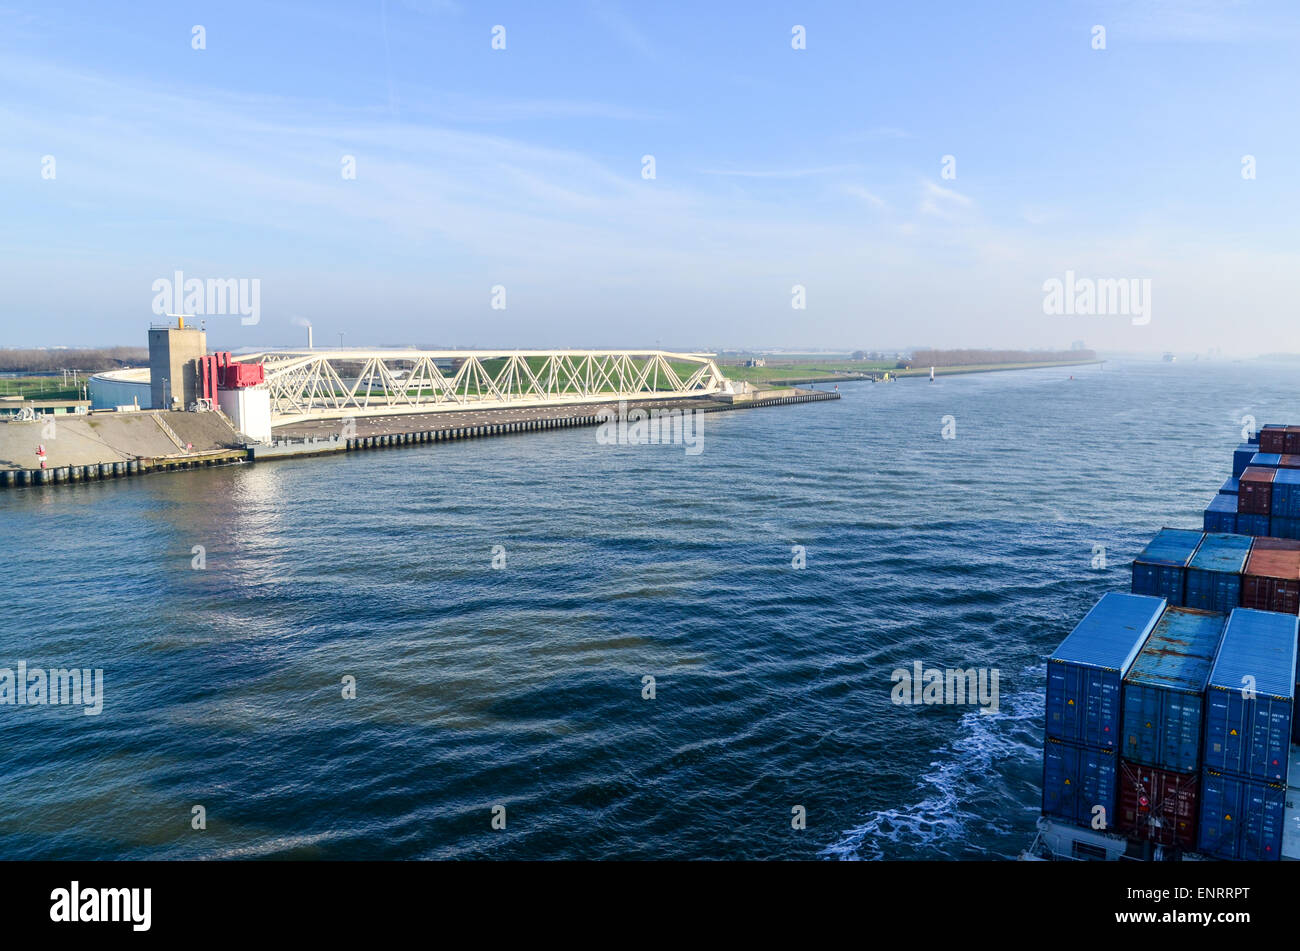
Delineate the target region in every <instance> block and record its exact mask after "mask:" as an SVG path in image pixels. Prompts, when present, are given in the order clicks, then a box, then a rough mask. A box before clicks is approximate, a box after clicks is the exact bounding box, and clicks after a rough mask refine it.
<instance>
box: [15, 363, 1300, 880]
mask: <svg viewBox="0 0 1300 951" xmlns="http://www.w3.org/2000/svg"><path fill="white" fill-rule="evenodd" d="M1293 373H1294V370H1293V369H1292V368H1290V367H1287V366H1284V365H1268V364H1262V363H1254V362H1250V363H1229V362H1217V363H1207V362H1200V363H1177V364H1173V365H1170V364H1164V363H1141V362H1123V361H1120V362H1110V363H1107V364H1106V365H1105V367H1104V369H1099V368H1097V367H1077V368H1065V369H1043V370H1028V371H1017V372H1009V373H992V374H975V375H968V376H955V377H949V378H943V377H941V378H940V379H939V380H938V381H937V382H935V383H933V384H930V383H927V382H926V381H925V380H923V379H917V380H905V381H902V382H898V383H896V384H892V385H879V384H877V385H872V384H868V383H850V384H842V385H841V386H840V393H841V395H842V396H843V399H841V400H840V401H837V402H831V403H812V404H805V405H797V406H787V407H774V408H770V409H760V410H754V411H748V412H735V413H718V414H712V415H709V416H708V417H707V418H706V419H705V421H704V423H703V426H704V429H703V442H702V444H701V445H702V451H700V452H698V453H688V452H686V451H685V450H684V448H683V447H682V446H671V445H654V446H644V445H643V446H629V445H605V444H601V443H600V442H599V441H598V440H597V438H596V430H594V429H564V430H554V431H547V432H542V433H534V434H529V435H524V436H518V437H505V438H494V439H486V440H478V441H470V442H462V443H451V444H441V443H439V444H435V445H432V446H415V447H409V448H402V449H393V450H389V451H381V452H367V453H352V454H348V455H346V456H344V457H338V458H321V459H305V460H301V461H285V462H268V463H262V464H258V465H255V466H241V467H232V468H225V469H217V470H207V471H201V472H189V473H174V474H167V475H151V476H147V477H143V478H135V479H127V480H121V481H116V482H107V483H91V484H84V485H75V486H68V485H64V486H37V487H30V488H20V489H14V490H9V491H5V492H3V493H0V526H2V528H3V540H4V544H3V546H0V547H2V549H3V550H2V551H0V569H3V571H2V572H0V577H3V579H4V585H5V591H4V594H3V595H0V605H3V606H2V607H0V618H3V621H4V623H3V625H0V668H11V669H16V667H17V665H18V664H19V663H20V662H24V663H26V665H27V667H28V668H29V670H33V669H37V668H41V669H51V668H70V667H76V668H85V669H92V670H93V669H99V670H102V671H103V696H102V704H103V705H102V712H100V713H99V714H98V715H89V716H88V715H85V714H84V712H83V708H82V707H77V706H58V705H49V704H44V705H42V704H31V705H23V706H16V705H0V751H3V752H0V763H2V764H3V766H2V768H0V857H4V858H143V857H154V858H205V857H252V856H275V857H294V858H312V857H320V858H583V859H589V858H703V857H710V858H792V859H825V858H837V857H839V858H864V859H870V858H881V857H884V858H904V859H909V858H1009V857H1014V856H1015V855H1016V853H1017V852H1018V851H1019V850H1020V849H1022V848H1024V847H1025V846H1026V845H1027V844H1028V842H1029V840H1030V839H1031V838H1032V835H1033V825H1034V819H1035V817H1036V814H1037V809H1038V803H1039V783H1040V770H1041V765H1040V756H1039V747H1040V744H1041V742H1042V697H1043V673H1044V668H1043V659H1044V657H1045V655H1046V654H1047V653H1049V652H1050V651H1051V650H1052V649H1053V648H1054V647H1055V645H1056V644H1057V643H1058V642H1059V641H1060V640H1061V639H1062V638H1063V637H1064V636H1065V634H1066V633H1068V631H1069V630H1070V628H1071V627H1072V626H1073V624H1074V623H1075V622H1076V621H1077V620H1078V619H1079V618H1080V617H1082V615H1083V614H1084V613H1085V612H1086V610H1087V608H1088V607H1089V606H1090V605H1091V603H1092V602H1094V601H1095V600H1096V599H1097V598H1098V597H1100V595H1101V594H1102V593H1104V592H1106V591H1108V590H1119V589H1124V588H1125V587H1126V585H1127V583H1128V565H1127V563H1128V561H1129V560H1131V559H1132V557H1133V555H1134V554H1136V552H1137V551H1138V550H1140V548H1141V547H1142V545H1143V544H1144V543H1145V541H1146V540H1147V539H1148V538H1149V537H1150V536H1151V535H1152V534H1153V533H1154V532H1155V531H1156V530H1157V529H1158V528H1160V527H1161V526H1162V525H1172V526H1182V527H1199V525H1200V511H1201V509H1203V508H1204V506H1205V505H1206V503H1207V502H1208V501H1209V499H1210V498H1211V497H1212V496H1213V495H1214V492H1215V490H1216V489H1217V487H1218V486H1219V484H1220V483H1221V482H1222V481H1223V480H1224V478H1226V477H1227V475H1228V474H1229V472H1230V469H1231V456H1232V449H1233V447H1234V446H1235V445H1236V444H1237V443H1238V442H1239V441H1240V439H1239V436H1240V428H1241V425H1242V424H1241V420H1242V417H1243V416H1245V415H1247V414H1252V415H1254V416H1255V417H1256V420H1257V422H1258V423H1259V424H1260V425H1262V424H1263V423H1266V422H1289V421H1292V420H1294V419H1295V413H1294V411H1293V409H1292V406H1291V403H1290V402H1289V401H1288V399H1287V397H1286V394H1288V393H1290V392H1293V386H1294V384H1293V379H1292V378H1293ZM945 417H951V419H950V420H948V421H945V419H944V418H945ZM945 429H946V431H947V433H948V435H950V436H953V437H954V438H944V431H945ZM196 546H201V547H198V548H196ZM497 546H500V547H497ZM1097 546H1103V547H1104V557H1105V561H1106V566H1105V567H1104V568H1103V567H1100V558H1099V555H1100V554H1101V549H1099V548H1098V547H1097ZM800 553H802V554H801V555H800ZM494 559H495V562H496V564H497V565H498V567H494V566H493V563H494ZM503 561H504V564H503V565H502V562H503ZM800 561H801V562H802V563H803V567H794V564H795V563H796V562H800ZM196 565H201V567H196ZM917 662H920V663H921V664H922V665H923V667H924V668H925V669H934V668H939V669H944V668H963V669H965V668H977V669H978V668H982V669H987V670H989V671H993V670H996V671H997V672H998V685H999V696H998V703H997V709H996V711H993V710H992V704H991V703H988V704H985V706H986V707H987V708H988V712H981V707H980V706H979V705H978V704H970V703H967V704H929V705H927V704H899V703H895V702H893V698H892V696H891V694H892V687H893V682H892V677H891V675H892V672H893V671H894V670H896V669H899V668H903V669H908V670H911V669H913V665H914V664H915V663H917ZM347 678H355V687H354V690H355V697H354V698H349V697H345V696H344V694H345V693H348V692H351V689H350V687H349V685H350V684H351V683H352V681H350V680H348V679H347ZM645 678H653V681H652V682H648V681H647V680H646V679H645ZM652 688H653V697H651V696H650V693H651V690H652ZM196 806H201V807H202V809H203V812H202V816H203V819H204V822H203V823H198V821H197V820H196V819H195V807H196ZM498 807H500V808H498ZM797 807H802V810H799V809H798V808H797ZM798 812H802V814H803V815H804V816H806V819H805V822H806V827H805V828H794V825H795V823H794V822H793V821H792V820H793V819H794V817H795V816H796V813H798ZM494 817H496V818H497V821H496V823H495V825H501V818H502V817H503V818H504V828H495V827H494ZM196 824H203V825H205V826H206V827H205V828H202V829H196V828H194V825H196Z"/></svg>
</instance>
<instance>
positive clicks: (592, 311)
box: [0, 0, 1300, 353]
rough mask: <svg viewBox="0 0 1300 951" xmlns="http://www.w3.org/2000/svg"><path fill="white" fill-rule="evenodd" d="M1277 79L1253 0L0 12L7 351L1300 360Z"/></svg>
mask: <svg viewBox="0 0 1300 951" xmlns="http://www.w3.org/2000/svg"><path fill="white" fill-rule="evenodd" d="M981 7H982V8H983V9H981ZM196 27H201V28H202V29H201V33H200V34H199V36H196V29H195V28H196ZM799 27H801V28H802V31H800V30H798V29H797V28H799ZM1098 27H1103V28H1104V31H1105V32H1104V49H1099V48H1095V47H1096V46H1097V44H1098V34H1097V29H1096V28H1098ZM498 28H504V29H503V30H501V29H498ZM494 36H495V37H496V38H497V45H501V39H502V38H503V39H504V48H503V49H500V48H497V49H494V48H493V41H494ZM800 36H802V38H803V47H804V48H801V49H797V48H795V46H797V45H799V43H798V40H799V38H800ZM199 39H201V40H202V42H201V43H199ZM196 45H199V46H201V48H195V47H196ZM1297 54H1300V5H1298V4H1295V3H1290V2H1276V3H1274V2H1246V0H1240V2H1233V0H1220V2H1201V0H1123V2H1109V0H1094V2H1088V3H1079V2H1073V0H1027V2H1019V0H1001V2H998V3H989V4H974V3H969V2H930V0H915V2H909V3H906V4H883V3H866V2H861V3H859V2H852V3H850V2H840V3H829V2H782V3H773V2H763V0H750V2H716V3H687V2H684V0H683V2H672V0H665V2H656V3H632V2H623V0H571V2H565V0H559V2H554V3H546V4H539V3H536V2H520V3H515V2H495V3H474V2H471V0H354V2H337V3H333V2H322V0H311V2H307V0H303V2H296V0H257V2H242V0H226V2H221V3H215V2H206V3H195V2H185V0H173V2H156V3H155V2H149V0H136V2H132V3H130V4H106V3H102V2H86V3H73V4H69V3H61V2H58V0H50V2H42V3H31V4H13V3H7V2H6V0H0V209H2V210H0V247H2V249H3V254H2V256H0V282H2V283H3V289H4V293H3V299H2V301H3V302H2V303H0V346H4V347H17V346H83V345H84V346H99V345H121V344H135V345H143V344H144V342H145V331H146V329H147V326H148V324H149V323H150V322H151V321H157V320H162V319H165V318H162V317H159V316H158V315H156V313H155V311H154V304H155V298H156V296H157V295H156V287H155V282H156V281H159V280H170V279H172V276H173V275H174V273H175V272H177V271H181V272H182V273H183V274H184V276H185V277H186V278H188V279H198V280H201V281H207V280H216V279H234V280H240V281H247V282H252V281H254V280H255V281H257V282H258V283H257V287H258V289H259V298H258V300H259V307H258V313H257V321H256V323H250V322H249V321H247V320H241V319H240V317H239V316H238V315H230V314H215V315H211V316H207V317H206V318H205V324H206V327H207V330H208V339H209V344H210V345H211V346H213V347H217V348H229V349H240V348H245V347H256V348H262V347H274V346H301V345H304V344H305V343H306V331H305V329H304V326H305V324H306V323H307V322H310V323H311V324H312V326H313V328H314V335H315V343H316V344H317V345H318V346H337V345H338V344H339V342H340V338H339V336H338V335H339V334H340V333H343V334H344V335H345V336H344V337H343V338H342V339H343V342H344V343H346V344H347V345H348V346H365V345H375V346H406V345H416V346H428V347H469V346H478V347H520V348H524V347H529V348H532V347H538V348H543V347H592V348H596V347H601V348H604V347H611V348H612V347H628V348H631V347H650V346H662V347H665V348H673V349H683V350H687V349H689V350H718V349H723V348H729V349H735V348H764V347H786V348H812V347H816V348H828V349H865V350H872V349H892V348H898V347H904V346H934V347H994V348H1008V347H1017V348H1019V347H1023V348H1064V347H1068V346H1069V345H1070V344H1071V343H1072V342H1074V341H1077V340H1082V341H1084V342H1085V343H1086V344H1087V345H1088V346H1089V347H1093V348H1096V349H1102V350H1165V349H1172V350H1176V351H1179V352H1187V351H1204V350H1207V349H1209V348H1221V349H1222V350H1223V351H1225V352H1226V353H1260V352H1272V351H1300V320H1296V319H1295V318H1296V314H1295V302H1296V301H1297V300H1300V266H1298V265H1300V256H1298V253H1297V252H1298V248H1297V233H1298V230H1300V229H1297V226H1296V222H1297V221H1300V121H1297V120H1298V119H1300V115H1297V113H1298V111H1300V110H1298V107H1297V100H1298V99H1300V65H1298V62H1297V61H1298V60H1300V55H1297ZM647 156H651V157H653V177H650V176H649V175H648V166H647V162H646V157H647ZM1247 156H1249V157H1251V158H1250V164H1253V169H1254V175H1253V177H1247V175H1246V174H1243V170H1244V169H1245V168H1246V164H1244V163H1246V162H1247V160H1246V158H1245V157H1247ZM348 157H351V168H352V169H353V170H354V171H355V175H354V176H351V177H349V176H348V175H347V174H346V173H347V171H348V163H349V158H348ZM1067 272H1069V273H1070V274H1072V275H1073V280H1074V282H1075V284H1073V285H1071V286H1072V287H1074V286H1077V284H1078V282H1079V281H1081V280H1082V281H1112V282H1114V281H1124V282H1130V281H1131V282H1136V283H1135V284H1132V285H1128V284H1127V283H1126V286H1131V287H1133V288H1134V289H1135V290H1138V291H1141V290H1143V289H1145V294H1142V295H1141V296H1140V297H1134V298H1133V301H1132V302H1130V306H1129V308H1128V310H1124V309H1123V308H1122V307H1119V306H1118V305H1115V306H1112V307H1111V308H1110V309H1111V310H1112V311H1114V310H1120V311H1121V312H1119V313H1114V312H1110V313H1097V312H1095V311H1097V310H1098V309H1102V310H1105V308H1099V307H1098V306H1093V307H1092V308H1091V310H1092V311H1093V312H1086V311H1088V310H1089V307H1088V306H1087V304H1086V303H1085V302H1084V301H1082V300H1081V301H1080V302H1079V303H1080V306H1079V307H1078V308H1077V310H1080V311H1085V312H1084V313H1078V312H1076V313H1048V312H1046V311H1048V310H1051V309H1052V308H1051V306H1050V305H1049V304H1047V303H1046V302H1047V300H1048V297H1049V293H1048V288H1049V286H1050V282H1051V281H1053V280H1058V281H1060V282H1062V284H1064V283H1065V282H1066V281H1067ZM249 286H251V285H249ZM796 288H799V289H801V290H796ZM1139 299H1141V300H1143V301H1144V307H1145V312H1144V313H1139V312H1138V311H1137V309H1136V301H1138V300H1139ZM799 303H802V304H803V306H802V307H798V306H794V305H796V304H799ZM494 304H495V305H496V306H494ZM1112 304H1113V305H1114V302H1113V301H1112ZM502 305H504V306H502Z"/></svg>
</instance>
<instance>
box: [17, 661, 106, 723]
mask: <svg viewBox="0 0 1300 951" xmlns="http://www.w3.org/2000/svg"><path fill="white" fill-rule="evenodd" d="M73 704H78V705H80V706H83V707H85V709H84V710H83V711H82V713H84V714H85V715H86V716H88V717H94V716H99V714H100V713H102V712H103V710H104V671H103V670H102V669H100V668H95V669H94V670H91V669H90V668H76V667H68V668H64V667H59V668H54V669H51V670H46V669H44V668H43V667H32V668H28V666H27V661H25V660H20V661H19V662H18V665H17V669H16V670H14V669H11V668H9V667H3V668H0V706H18V707H28V706H31V707H35V706H70V705H73Z"/></svg>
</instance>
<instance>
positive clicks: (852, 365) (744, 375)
mask: <svg viewBox="0 0 1300 951" xmlns="http://www.w3.org/2000/svg"><path fill="white" fill-rule="evenodd" d="M1100 362H1101V361H1100V360H1051V361H1042V362H1036V363H977V364H969V365H966V366H951V367H935V368H934V375H935V376H942V375H946V374H953V373H992V372H994V371H997V370H1032V369H1035V368H1038V367H1072V366H1087V365H1090V364H1097V363H1100ZM896 365H897V364H896V362H894V361H889V362H883V363H872V362H869V361H866V360H861V361H852V362H846V363H794V364H780V365H768V366H765V367H742V366H732V365H726V366H723V367H722V372H723V373H724V374H726V376H727V378H728V379H732V380H738V381H739V380H743V381H746V382H748V383H756V384H779V383H785V382H787V381H805V380H807V381H814V382H821V381H823V380H824V381H826V382H835V381H839V380H844V379H846V378H849V379H851V378H852V376H853V375H855V374H863V375H866V374H881V373H885V372H888V373H889V374H890V376H929V375H930V368H929V367H928V366H925V367H914V368H912V369H910V370H898V369H895V366H896Z"/></svg>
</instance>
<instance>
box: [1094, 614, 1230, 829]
mask: <svg viewBox="0 0 1300 951" xmlns="http://www.w3.org/2000/svg"><path fill="white" fill-rule="evenodd" d="M1225 621H1226V618H1225V617H1224V615H1222V614H1217V613H1214V612H1210V611H1197V610H1194V609H1192V608H1178V607H1171V608H1169V609H1168V610H1166V611H1165V612H1164V614H1163V615H1162V616H1161V618H1160V621H1159V622H1158V623H1157V624H1156V626H1155V629H1154V630H1153V631H1152V633H1151V636H1150V637H1149V638H1148V639H1147V642H1146V644H1145V646H1144V647H1143V648H1142V651H1141V653H1139V654H1138V657H1137V660H1135V661H1134V662H1133V666H1132V667H1131V668H1130V669H1129V672H1128V674H1127V676H1125V678H1124V692H1123V710H1124V712H1123V721H1122V722H1123V745H1122V747H1121V749H1120V754H1121V760H1120V791H1119V806H1120V811H1119V814H1118V821H1117V823H1116V826H1117V827H1118V829H1119V831H1120V832H1122V833H1124V834H1125V835H1127V836H1129V837H1130V838H1134V839H1145V840H1148V841H1152V842H1156V843H1159V844H1161V845H1167V846H1176V847H1178V848H1183V849H1191V848H1193V847H1194V846H1195V844H1196V815H1197V807H1198V794H1199V785H1200V766H1201V723H1202V720H1203V719H1204V716H1203V713H1204V707H1205V685H1206V683H1207V682H1208V680H1209V677H1210V670H1211V668H1212V667H1213V665H1214V657H1215V654H1216V652H1217V651H1218V648H1219V640H1220V639H1221V637H1222V635H1223V629H1224V623H1225Z"/></svg>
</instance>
